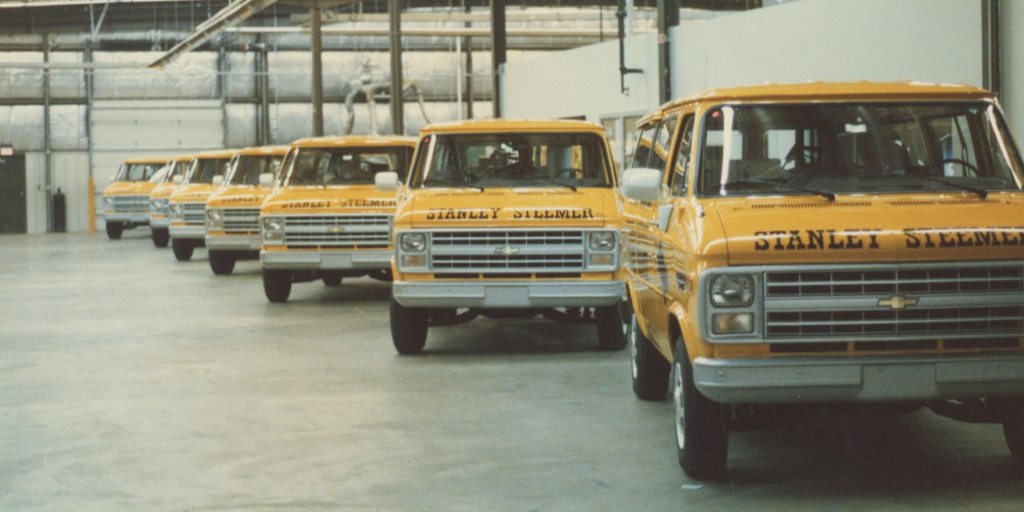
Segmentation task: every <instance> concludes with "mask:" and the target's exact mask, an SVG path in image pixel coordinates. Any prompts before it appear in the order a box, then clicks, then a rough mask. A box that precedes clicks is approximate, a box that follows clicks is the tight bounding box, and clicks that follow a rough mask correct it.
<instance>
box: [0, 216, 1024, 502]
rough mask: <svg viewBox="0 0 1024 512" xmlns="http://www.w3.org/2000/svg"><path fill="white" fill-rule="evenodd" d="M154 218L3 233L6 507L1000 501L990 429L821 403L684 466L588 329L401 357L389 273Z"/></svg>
mask: <svg viewBox="0 0 1024 512" xmlns="http://www.w3.org/2000/svg"><path fill="white" fill-rule="evenodd" d="M148 235H149V232H148V230H146V229H136V230H133V231H129V232H126V233H125V238H124V239H123V240H120V241H117V242H112V241H108V240H106V238H105V237H104V236H102V235H101V234H97V235H93V236H90V235H84V234H66V235H40V236H35V235H31V236H28V235H27V236H2V237H0V510H4V511H8V510H77V511H112V510H160V511H162V510H169V511H178V510H182V511H206V510H216V511H234V510H255V511H271V510H274V511H277V510H289V511H291V510H384V511H390V510H395V511H406V510H409V511H420V510H423V511H506V510H508V511H534V510H536V511H563V510H564V511H576V510H588V511H592V510H629V511H647V510H651V511H655V510H657V511H665V510H701V511H714V510H722V511H737V510H759V511H772V510H779V511H792V510H851V511H853V510H856V511H861V510H863V511H876V510H931V511H936V510H964V509H970V510H1006V511H1019V510H1021V507H1022V504H1024V476H1022V474H1021V472H1020V471H1019V470H1017V469H1016V468H1015V467H1014V465H1013V464H1012V461H1011V458H1010V455H1009V453H1008V451H1007V448H1006V445H1005V443H1004V441H1003V436H1002V431H1001V429H1000V427H999V426H995V425H974V424H966V423H958V422H954V421H952V420H948V419H945V418H941V417H938V416H936V415H934V414H933V413H931V412H930V411H928V410H920V411H917V412H914V413H911V414H905V415H872V414H863V413H861V414H838V413H820V414H816V415H811V416H808V417H806V418H802V419H801V420H800V421H795V422H794V423H795V424H794V425H792V426H789V427H787V428H782V429H776V430H762V431H752V432H738V433H733V434H732V436H731V440H730V442H731V444H730V476H729V479H728V480H727V481H724V482H718V483H701V482H696V481H692V480H689V479H687V478H685V477H684V476H683V475H682V473H681V472H680V470H679V467H678V465H677V464H676V461H675V453H674V447H673V444H674V439H673V436H672V425H671V422H672V420H671V412H670V404H669V403H668V402H663V403H645V402H641V401H640V400H637V399H636V398H635V397H634V396H633V393H632V390H631V389H630V384H629V359H628V352H627V351H620V352H614V353H606V352H599V351H597V349H596V346H597V341H596V336H595V333H594V332H593V328H592V327H589V326H571V325H561V324H556V323H552V322H549V321H546V320H543V319H534V320H504V321H497V320H488V319H477V320H474V321H473V322H470V323H468V324H464V325H461V326H456V327H447V328H438V329H434V330H432V331H431V333H430V336H429V338H428V341H427V347H426V351H425V352H424V354H423V355H422V356H417V357H400V356H398V355H396V353H395V351H394V349H393V347H392V344H391V339H390V334H389V329H388V294H389V285H388V284H387V283H382V282H377V281H373V280H370V279H365V278H363V279H353V280H347V281H345V282H344V283H343V284H342V286H341V287H338V288H328V287H325V286H324V285H323V284H321V283H320V282H315V283H305V284H297V285H295V287H294V288H293V291H292V297H291V300H290V301H289V302H288V303H286V304H270V303H268V302H267V301H266V299H265V297H264V295H263V290H262V287H261V283H260V277H259V263H258V262H256V261H243V262H240V263H239V264H238V266H237V267H236V271H235V274H234V275H231V276H223V277H219V276H214V275H213V274H212V273H211V272H210V269H209V266H208V264H207V261H206V252H205V250H199V251H197V252H196V259H195V260H194V261H192V262H188V263H179V262H176V261H174V258H173V256H172V255H171V252H170V251H169V250H167V249H157V248H155V247H153V246H152V244H151V243H150V242H149V239H148Z"/></svg>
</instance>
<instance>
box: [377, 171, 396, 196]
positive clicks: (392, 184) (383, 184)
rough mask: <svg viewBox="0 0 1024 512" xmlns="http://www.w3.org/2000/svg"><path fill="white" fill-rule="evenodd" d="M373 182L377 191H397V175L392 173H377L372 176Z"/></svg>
mask: <svg viewBox="0 0 1024 512" xmlns="http://www.w3.org/2000/svg"><path fill="white" fill-rule="evenodd" d="M373 181H374V183H375V184H376V185H377V190H383V191H385V192H393V191H395V190H398V173H397V172H394V171H386V172H378V173H377V174H375V175H373Z"/></svg>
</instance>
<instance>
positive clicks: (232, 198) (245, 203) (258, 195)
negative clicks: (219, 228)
mask: <svg viewBox="0 0 1024 512" xmlns="http://www.w3.org/2000/svg"><path fill="white" fill-rule="evenodd" d="M269 193H270V189H269V188H265V187H254V186H251V185H236V186H231V187H225V188H222V189H220V190H218V191H216V192H214V193H212V194H210V198H209V199H207V200H206V207H207V208H258V207H259V206H260V205H262V204H263V200H264V199H266V197H267V194H269Z"/></svg>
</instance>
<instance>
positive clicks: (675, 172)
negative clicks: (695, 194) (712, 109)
mask: <svg viewBox="0 0 1024 512" xmlns="http://www.w3.org/2000/svg"><path fill="white" fill-rule="evenodd" d="M692 144H693V114H687V115H686V117H685V118H683V128H682V133H680V134H679V150H678V151H676V159H675V163H674V164H673V165H672V175H671V176H669V177H668V186H669V188H670V189H671V190H672V195H673V196H675V197H683V196H685V195H686V172H687V169H689V168H690V148H691V147H692Z"/></svg>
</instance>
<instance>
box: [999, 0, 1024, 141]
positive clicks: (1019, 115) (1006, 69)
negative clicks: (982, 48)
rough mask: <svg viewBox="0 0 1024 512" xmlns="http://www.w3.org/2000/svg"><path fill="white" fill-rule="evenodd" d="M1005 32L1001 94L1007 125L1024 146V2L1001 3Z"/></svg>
mask: <svg viewBox="0 0 1024 512" xmlns="http://www.w3.org/2000/svg"><path fill="white" fill-rule="evenodd" d="M999 5H1000V7H1001V9H1002V10H1001V12H1000V16H1001V17H1002V19H1001V26H1002V30H1001V31H1000V33H1001V35H1002V41H1001V44H1002V57H1003V65H1002V68H1001V71H1002V94H1001V95H1000V101H1001V102H1002V104H1003V108H1005V109H1006V117H1007V122H1008V123H1010V129H1011V130H1013V134H1014V139H1016V140H1017V145H1018V146H1019V147H1024V0H1006V1H1003V2H999Z"/></svg>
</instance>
